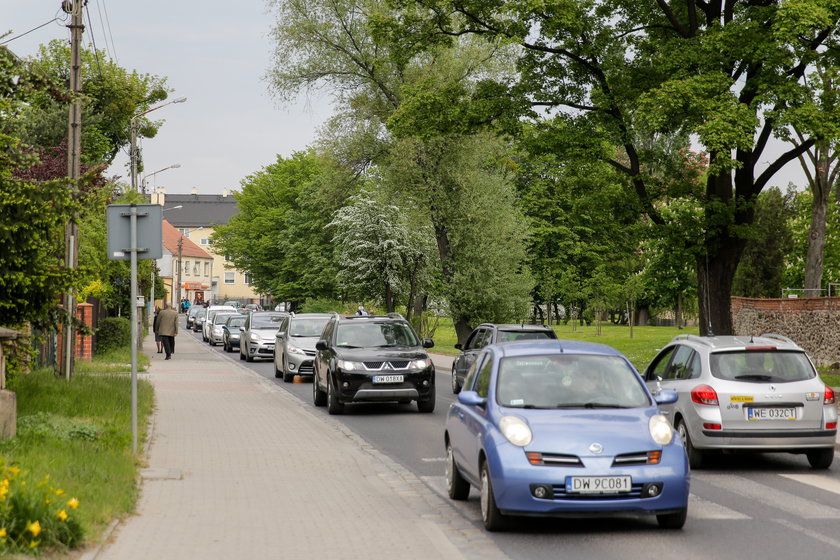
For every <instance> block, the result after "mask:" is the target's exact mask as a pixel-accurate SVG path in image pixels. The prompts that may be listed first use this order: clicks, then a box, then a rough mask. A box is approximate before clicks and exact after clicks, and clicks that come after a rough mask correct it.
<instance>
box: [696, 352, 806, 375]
mask: <svg viewBox="0 0 840 560" xmlns="http://www.w3.org/2000/svg"><path fill="white" fill-rule="evenodd" d="M709 368H710V369H711V370H712V375H714V376H715V377H717V378H718V379H727V380H731V381H746V382H751V383H786V382H791V381H802V380H805V379H811V378H813V377H815V376H816V372H815V371H814V368H813V367H812V366H811V362H810V361H808V357H807V356H806V355H805V353H804V352H799V351H784V350H775V349H773V350H737V351H732V352H715V353H713V354H711V356H709Z"/></svg>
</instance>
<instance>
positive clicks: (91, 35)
mask: <svg viewBox="0 0 840 560" xmlns="http://www.w3.org/2000/svg"><path fill="white" fill-rule="evenodd" d="M82 7H83V8H84V10H85V14H86V15H87V20H88V29H90V40H91V42H92V43H93V55H94V57H95V58H96V67H97V68H98V69H99V77H100V78H101V77H102V64H101V63H100V62H99V49H97V48H96V38H95V37H94V36H93V23H91V21H90V10H89V9H88V7H87V3H85V4H84V5H83V6H82ZM106 47H107V43H106Z"/></svg>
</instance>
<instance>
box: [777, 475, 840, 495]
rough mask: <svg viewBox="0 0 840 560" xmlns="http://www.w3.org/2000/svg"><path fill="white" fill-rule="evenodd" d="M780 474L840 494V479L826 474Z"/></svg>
mask: <svg viewBox="0 0 840 560" xmlns="http://www.w3.org/2000/svg"><path fill="white" fill-rule="evenodd" d="M779 476H783V477H785V478H789V479H790V480H795V481H796V482H801V483H802V484H807V485H808V486H813V487H814V488H819V489H820V490H825V491H826V492H833V493H835V494H840V480H837V479H836V478H832V477H829V476H826V475H824V474H780V475H779Z"/></svg>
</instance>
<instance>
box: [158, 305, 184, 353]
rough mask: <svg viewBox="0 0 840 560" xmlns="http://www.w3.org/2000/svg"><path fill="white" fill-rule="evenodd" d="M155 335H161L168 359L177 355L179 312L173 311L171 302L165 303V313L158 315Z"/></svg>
mask: <svg viewBox="0 0 840 560" xmlns="http://www.w3.org/2000/svg"><path fill="white" fill-rule="evenodd" d="M153 328H154V331H155V335H156V336H157V335H160V339H161V342H163V351H164V352H166V359H167V360H168V359H170V358H171V357H172V354H174V353H175V335H177V334H178V312H177V311H175V310H174V309H172V306H171V305H169V302H164V304H163V311H161V312H160V313H158V315H157V317H156V318H155V322H154V325H153Z"/></svg>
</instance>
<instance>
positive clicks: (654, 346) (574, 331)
mask: <svg viewBox="0 0 840 560" xmlns="http://www.w3.org/2000/svg"><path fill="white" fill-rule="evenodd" d="M554 331H555V332H556V333H557V336H558V338H560V339H567V340H585V341H588V342H598V343H600V344H607V345H609V346H612V347H614V348H616V349H618V350H619V351H620V352H621V353H622V354H624V355H625V356H627V358H628V359H629V360H630V361H631V362H632V363H633V365H635V366H636V369H638V370H639V371H643V370H644V369H645V368H646V367H647V365H648V364H649V363H650V361H651V360H652V359H653V357H654V356H656V353H657V351H658V350H659V349H661V348H662V347H663V346H664V345H665V344H667V342H668V341H669V340H671V339H672V338H674V337H675V336H676V335H678V334H698V332H699V330H698V328H697V327H688V328H684V329H678V328H676V327H633V337H632V338H631V337H630V327H626V326H616V325H612V324H604V323H602V324H601V334H600V335H598V334H597V328H596V326H595V325H594V324H593V325H591V326H586V325H583V326H581V325H575V326H574V327H573V326H572V325H555V326H554ZM433 338H434V341H435V347H434V348H433V349H432V352H437V353H439V354H447V355H450V356H456V355H458V352H459V351H458V350H456V349H455V343H456V342H457V341H458V340H457V338H456V336H455V328H454V327H453V326H452V320H451V319H449V318H445V317H442V318H440V320H439V322H438V328H437V329H436V331H435V333H434V337H433ZM820 377H821V378H822V380H823V382H824V383H825V384H826V385H828V386H829V387H840V374H837V373H831V374H829V373H821V374H820Z"/></svg>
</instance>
